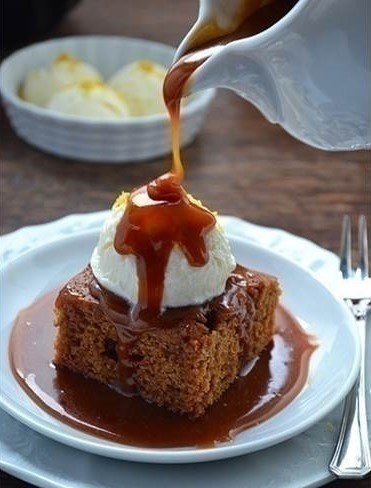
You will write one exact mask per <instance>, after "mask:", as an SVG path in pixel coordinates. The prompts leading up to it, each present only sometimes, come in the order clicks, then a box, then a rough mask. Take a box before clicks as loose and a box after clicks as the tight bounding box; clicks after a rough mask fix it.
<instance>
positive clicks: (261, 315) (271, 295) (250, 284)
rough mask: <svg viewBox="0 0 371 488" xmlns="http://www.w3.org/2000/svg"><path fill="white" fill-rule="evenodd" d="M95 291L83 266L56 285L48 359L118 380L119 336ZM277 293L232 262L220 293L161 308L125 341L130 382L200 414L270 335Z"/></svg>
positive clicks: (153, 397)
mask: <svg viewBox="0 0 371 488" xmlns="http://www.w3.org/2000/svg"><path fill="white" fill-rule="evenodd" d="M97 289H99V286H98V285H97V283H96V282H95V279H94V276H93V274H92V271H91V268H90V267H87V268H86V269H85V270H84V271H82V272H81V273H80V274H78V275H77V276H75V277H74V278H72V279H71V280H70V281H69V282H68V283H67V285H66V286H65V287H64V288H63V289H62V290H61V292H60V294H59V297H58V299H57V301H56V303H55V325H56V326H57V327H58V334H57V339H56V343H55V358H54V362H55V364H56V365H57V366H62V367H67V368H70V369H72V370H73V371H76V372H78V373H81V374H83V375H85V376H87V377H89V378H93V379H95V380H98V381H100V382H103V383H106V384H109V385H114V386H120V382H121V374H122V365H120V360H119V357H120V344H121V340H122V339H121V338H120V337H121V335H122V334H120V328H119V327H118V326H117V324H116V325H115V324H114V321H112V317H108V316H107V314H106V311H105V307H103V306H102V302H101V300H100V299H99V296H98V295H97V293H96V292H94V290H97ZM279 294H280V290H279V285H278V282H277V280H276V279H275V278H273V277H271V276H269V275H266V274H263V273H259V272H256V271H251V270H247V269H245V268H243V267H241V266H237V268H236V270H235V271H234V273H232V275H231V276H230V278H229V279H228V281H227V284H226V289H225V292H224V294H222V295H221V296H219V297H216V298H214V299H212V300H210V301H208V302H206V303H204V304H202V305H200V306H189V307H182V308H179V309H168V310H166V311H165V312H164V313H163V314H162V316H161V317H160V319H159V322H158V324H157V325H158V326H157V327H155V328H148V329H144V330H142V331H141V332H140V333H135V334H134V339H133V338H132V339H131V340H130V341H129V342H127V343H126V344H125V348H126V352H125V363H126V366H125V367H126V369H127V368H129V369H130V371H131V374H130V381H132V383H133V385H132V386H133V387H134V388H135V390H136V391H137V392H138V393H139V394H140V395H141V396H142V397H143V398H145V399H146V400H148V401H150V402H155V403H156V404H158V405H160V406H165V407H167V408H169V409H171V410H173V411H176V412H181V413H186V414H188V415H190V416H194V417H197V416H200V415H202V414H203V413H204V412H205V410H206V409H207V407H209V406H210V405H211V404H212V403H214V402H215V401H216V400H217V399H218V398H219V397H220V395H221V394H222V393H223V392H224V391H225V390H226V389H227V388H228V387H229V386H230V385H231V384H232V383H233V381H234V380H235V378H236V376H237V375H238V373H239V371H240V369H241V367H243V366H244V365H245V363H246V362H247V361H248V360H250V359H252V358H253V357H254V356H256V355H259V353H260V352H261V351H262V350H263V349H264V348H265V347H266V346H267V345H268V343H269V342H270V341H271V339H272V335H273V326H274V310H275V307H276V305H277V302H278V297H279ZM117 300H119V301H120V302H121V303H122V305H123V307H124V308H125V306H126V307H128V304H126V305H125V301H124V300H122V299H118V298H117ZM121 346H122V344H121Z"/></svg>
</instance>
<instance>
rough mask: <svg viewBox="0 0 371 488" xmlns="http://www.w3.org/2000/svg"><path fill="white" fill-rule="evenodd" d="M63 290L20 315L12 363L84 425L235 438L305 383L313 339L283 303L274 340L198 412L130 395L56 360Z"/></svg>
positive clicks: (22, 380)
mask: <svg viewBox="0 0 371 488" xmlns="http://www.w3.org/2000/svg"><path fill="white" fill-rule="evenodd" d="M57 294H58V290H55V291H53V292H50V293H48V294H47V295H44V296H43V297H41V298H40V299H38V300H37V301H36V302H34V303H33V304H32V305H31V306H30V307H28V308H26V309H25V310H23V311H22V312H20V314H19V315H18V318H17V320H16V323H15V325H14V328H13V331H12V336H11V340H10V349H9V351H10V363H11V367H12V370H13V373H14V376H15V378H16V380H17V381H18V383H19V384H20V386H21V387H22V388H23V389H24V390H25V391H26V393H27V394H28V395H29V396H30V397H31V398H32V399H33V400H34V401H35V403H36V404H37V405H38V406H39V407H40V408H42V409H43V410H45V411H46V412H48V413H49V414H51V415H52V416H54V417H55V418H57V419H58V420H59V421H61V422H63V423H66V424H68V425H70V426H72V427H74V428H77V429H79V430H81V431H83V432H86V433H89V434H92V435H95V436H97V437H101V438H104V439H109V440H112V441H115V442H118V443H122V444H126V445H135V446H147V447H192V446H198V447H207V446H211V445H214V444H215V443H221V442H226V441H230V440H231V439H233V438H234V437H235V436H236V435H237V434H238V433H240V432H241V431H243V430H245V429H247V428H249V427H251V426H254V425H257V424H259V423H261V422H263V421H265V420H267V419H268V418H271V417H272V416H273V415H275V414H276V413H278V412H279V411H281V410H282V409H283V408H284V407H285V406H286V405H287V404H288V403H290V402H291V401H292V400H293V399H294V398H295V397H296V396H297V395H298V394H299V393H300V391H301V390H302V388H303V386H304V384H305V382H306V379H307V375H308V367H309V359H310V356H311V354H312V352H313V350H314V349H315V346H314V344H313V340H312V339H311V338H310V337H309V336H308V335H307V334H306V333H305V332H304V330H303V329H302V328H301V326H300V324H299V323H298V321H297V320H296V319H295V318H294V317H293V316H292V315H291V314H290V313H289V312H288V311H286V310H285V309H284V308H283V307H282V306H279V307H278V309H277V311H276V319H275V323H276V325H275V334H274V337H273V341H272V343H271V345H270V346H269V347H268V348H266V350H264V351H263V353H262V354H261V355H260V357H259V358H257V359H256V360H255V361H254V363H253V364H252V365H251V371H250V372H249V373H248V374H246V375H245V376H240V377H239V378H238V379H237V380H236V381H235V383H234V384H233V385H232V386H231V387H230V388H229V389H228V390H227V391H226V392H225V393H224V394H223V395H222V396H221V398H220V399H219V400H218V401H217V402H216V403H215V404H214V405H213V406H211V407H210V408H209V409H208V411H207V412H206V414H205V415H204V416H203V417H201V418H198V419H196V420H191V419H189V418H188V417H186V416H181V415H177V414H174V413H171V412H169V411H168V410H166V409H164V408H160V407H157V406H155V405H153V404H150V403H148V402H145V401H144V400H142V399H141V398H140V397H139V396H134V397H127V396H124V395H122V394H120V393H118V392H117V391H116V390H115V389H113V388H109V387H108V386H106V385H104V384H101V383H98V382H96V381H93V380H89V379H87V378H85V377H84V376H82V375H79V374H76V373H73V372H72V371H69V370H67V369H59V368H56V367H55V366H54V365H53V363H52V358H53V343H54V338H55V334H56V328H55V327H53V304H54V301H55V299H56V296H57Z"/></svg>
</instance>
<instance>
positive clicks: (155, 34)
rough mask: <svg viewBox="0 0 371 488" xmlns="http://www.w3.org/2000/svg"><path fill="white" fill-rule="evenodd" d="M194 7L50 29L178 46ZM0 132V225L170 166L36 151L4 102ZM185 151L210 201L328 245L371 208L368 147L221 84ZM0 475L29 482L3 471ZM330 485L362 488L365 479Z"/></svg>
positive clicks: (83, 15)
mask: <svg viewBox="0 0 371 488" xmlns="http://www.w3.org/2000/svg"><path fill="white" fill-rule="evenodd" d="M196 13H197V1H196V0H179V1H177V2H176V8H174V3H173V2H172V1H171V0H158V1H156V2H151V1H150V0H136V1H135V2H123V1H121V0H110V1H108V2H102V1H99V0H85V1H82V2H81V3H80V4H79V5H78V6H77V8H75V10H73V11H72V12H71V13H70V14H69V15H68V16H67V17H66V18H65V19H64V20H63V22H62V23H61V24H60V25H59V26H58V27H57V28H56V30H55V31H54V32H52V33H50V35H49V36H48V37H57V36H64V35H74V34H116V35H125V36H135V37H145V38H148V39H153V40H156V41H161V42H166V43H169V44H173V45H177V44H178V43H179V41H180V40H181V38H182V36H183V35H184V34H185V33H186V31H187V29H188V27H189V26H190V25H191V23H192V21H193V20H194V18H195V16H196ZM7 52H11V51H10V50H9V49H8V50H7ZM0 134H1V141H2V142H1V146H2V147H1V180H0V181H1V233H6V232H10V231H12V230H15V229H17V228H19V227H22V226H24V225H30V224H37V223H42V222H47V221H50V220H52V219H56V218H59V217H62V216H63V215H68V214H70V213H75V212H91V211H96V210H101V209H105V208H107V207H108V206H109V205H110V204H111V202H112V201H113V200H114V198H115V196H116V195H117V193H118V192H119V191H120V190H121V189H122V188H126V189H130V188H132V187H133V186H138V185H141V184H143V183H145V182H146V181H148V180H149V179H151V178H153V177H155V176H158V175H159V174H161V173H162V172H164V171H165V170H167V169H168V168H169V159H168V158H161V159H158V160H155V161H151V162H146V163H140V164H125V165H118V166H117V165H112V164H101V165H96V164H94V165H92V164H88V163H81V162H77V161H69V160H64V159H61V158H57V157H53V156H50V155H47V154H44V153H42V152H40V151H38V150H37V149H34V148H32V147H30V146H28V145H27V144H26V143H24V142H22V141H21V140H20V139H18V138H17V137H16V135H15V134H14V132H13V131H12V130H11V128H10V126H9V124H8V122H7V119H6V116H5V115H4V113H3V111H1V112H0ZM183 159H184V162H185V163H186V180H185V184H186V186H187V188H188V190H189V191H190V192H192V193H193V194H194V195H196V196H197V197H199V198H201V199H202V200H203V201H204V203H205V204H206V205H208V206H209V207H211V208H213V209H217V210H218V211H219V213H222V214H230V215H236V216H239V217H242V218H244V219H247V220H249V221H251V222H254V223H257V224H261V225H267V226H274V227H280V228H282V229H285V230H287V231H289V232H293V233H295V234H297V235H301V236H303V237H306V238H308V239H311V240H313V241H315V242H317V243H318V244H320V245H321V246H323V247H325V248H327V249H330V250H332V251H335V252H336V251H337V250H338V242H339V232H340V226H341V218H342V215H343V214H344V213H348V214H350V215H351V216H353V217H355V216H357V215H358V214H360V213H364V214H366V215H367V216H368V218H369V219H370V217H371V198H370V188H371V164H370V161H371V160H370V154H367V153H366V152H364V151H363V152H343V153H326V152H323V151H320V150H317V149H313V148H311V147H308V146H305V145H304V144H302V143H300V142H298V141H296V140H295V139H293V138H292V137H291V136H289V135H288V134H286V133H285V132H284V131H283V130H282V129H281V128H280V127H278V126H274V125H271V124H269V123H268V122H267V121H266V120H265V119H264V118H263V117H262V116H261V115H260V113H258V112H257V111H256V110H255V109H254V108H253V107H252V106H250V105H249V104H248V103H246V102H244V101H243V100H241V99H239V98H238V97H237V96H235V95H233V94H232V93H227V92H225V91H224V92H223V91H220V93H219V95H218V97H217V99H216V100H215V101H214V103H213V105H212V107H211V109H210V112H209V118H208V121H207V123H206V125H205V126H204V128H203V130H202V132H201V134H200V135H199V137H198V138H197V140H196V141H195V142H194V143H193V145H192V146H190V147H189V148H187V149H186V150H185V151H184V152H183ZM368 481H369V480H368ZM0 483H1V486H3V487H14V488H24V487H26V486H29V485H27V484H25V483H23V482H21V481H19V480H16V479H15V478H12V477H9V476H8V475H5V474H4V473H2V474H1V475H0ZM328 486H329V487H331V488H361V487H362V488H366V486H369V483H368V482H367V481H341V482H340V481H338V482H335V483H333V484H331V485H328Z"/></svg>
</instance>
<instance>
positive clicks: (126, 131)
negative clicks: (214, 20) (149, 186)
mask: <svg viewBox="0 0 371 488" xmlns="http://www.w3.org/2000/svg"><path fill="white" fill-rule="evenodd" d="M63 53H67V54H70V55H72V56H75V57H76V58H78V59H80V60H81V61H83V62H84V63H86V64H87V65H89V66H90V67H94V68H95V69H96V70H97V71H98V72H99V73H100V74H101V76H102V79H103V80H105V81H106V83H105V85H104V88H102V87H100V86H99V83H101V80H99V77H98V78H97V79H93V80H92V79H89V80H87V84H85V81H84V84H85V85H84V87H81V86H79V88H76V86H74V85H73V84H68V86H65V87H63V88H62V91H59V92H58V94H57V95H56V96H57V99H56V100H55V99H53V102H51V101H49V103H51V104H52V107H51V108H50V107H45V106H42V107H41V106H38V105H37V104H35V103H30V101H27V100H25V97H24V95H25V93H24V88H25V84H24V82H25V79H26V77H27V75H28V74H29V73H30V72H34V71H35V70H36V71H37V70H38V71H37V73H38V74H40V71H43V69H44V68H47V67H48V66H51V65H52V63H53V62H54V61H55V59H56V58H57V57H58V56H60V55H61V54H63ZM174 53H175V49H174V48H173V47H171V46H167V45H164V44H159V43H155V42H151V41H147V40H143V39H131V38H124V37H113V36H79V37H68V38H62V39H55V40H50V41H46V42H42V43H38V44H34V45H32V46H29V47H26V48H24V49H22V50H20V51H18V52H16V53H14V54H13V55H11V56H10V57H9V58H7V59H6V60H5V61H4V62H3V64H2V65H1V68H0V79H1V83H0V92H1V96H2V99H3V103H4V106H5V109H6V112H7V114H8V117H9V119H10V123H11V125H12V126H13V128H14V130H15V131H16V133H17V134H18V135H19V137H21V138H22V139H24V140H25V141H26V142H28V143H30V144H32V145H34V146H36V147H38V148H40V149H42V150H44V151H46V152H49V153H52V154H55V155H58V156H63V157H66V158H72V159H80V160H85V161H89V162H117V163H122V162H130V161H140V160H146V159H151V158H155V157H158V156H162V155H164V154H166V153H168V152H169V151H170V128H169V127H170V123H169V118H168V115H167V113H166V112H165V110H164V111H162V112H160V113H150V114H148V115H140V116H139V115H135V116H130V117H125V111H126V108H127V104H126V108H125V107H123V106H120V107H119V109H120V110H119V112H120V113H119V114H118V115H119V116H117V117H116V116H112V117H106V116H105V114H106V113H107V112H109V113H110V115H111V114H112V113H113V115H115V113H116V112H117V110H116V109H117V106H116V105H117V104H116V103H114V104H113V105H114V106H113V107H112V103H111V102H112V101H113V102H115V100H114V95H113V94H112V91H113V90H116V83H118V84H119V85H120V79H119V80H117V79H116V80H115V79H114V78H112V77H113V75H115V74H116V73H118V72H120V70H121V69H122V67H123V66H125V65H129V64H131V63H135V62H136V61H138V60H143V59H144V60H149V61H150V62H153V63H157V64H160V65H163V66H164V67H165V68H167V67H169V66H170V64H171V62H172V60H173V57H174ZM80 68H81V67H80ZM61 71H62V73H61ZM134 71H135V70H134ZM87 72H88V74H89V76H90V75H91V70H88V69H87V68H86V67H84V69H82V68H81V69H80V70H79V76H85V75H86V73H87ZM43 73H44V75H45V70H44V71H43ZM118 74H119V73H118ZM130 76H132V73H129V74H127V78H129V81H130ZM65 77H66V70H65V69H62V70H60V72H59V77H58V76H57V78H58V80H59V81H60V80H61V79H62V80H65ZM95 78H96V76H95ZM48 80H49V78H48ZM42 81H43V82H45V76H42ZM49 81H50V80H49ZM49 81H47V82H46V84H44V85H42V83H40V79H36V80H34V83H33V84H32V83H31V88H32V90H33V91H32V90H31V92H32V94H34V93H35V90H36V92H37V96H39V95H40V90H39V87H40V86H41V85H42V86H43V87H44V88H43V90H41V95H43V94H44V93H45V92H46V91H47V90H49V89H50V83H49ZM110 81H112V83H110ZM48 83H49V84H48ZM87 85H89V86H87ZM129 85H130V83H129ZM21 88H23V90H21ZM28 88H30V86H29V87H28ZM88 88H89V90H88ZM142 88H143V87H142ZM123 89H125V90H127V86H126V87H123ZM20 90H21V91H20ZM129 91H130V86H129ZM131 92H132V88H131ZM115 93H116V92H115ZM214 93H215V90H206V91H204V92H202V93H199V94H197V95H195V96H194V97H191V98H190V99H189V101H188V103H186V104H185V105H184V109H183V110H182V131H181V136H182V138H181V141H182V145H186V144H188V143H190V142H191V141H192V140H193V139H194V138H195V136H196V135H197V134H198V132H199V130H200V128H201V124H202V122H203V120H204V117H205V114H206V109H207V107H208V105H209V103H210V101H211V99H212V98H213V96H214ZM119 96H121V95H119ZM36 100H38V99H37V97H36ZM76 100H77V105H78V107H79V110H80V109H81V108H82V109H83V110H84V111H87V112H88V114H89V115H86V114H85V115H81V113H79V114H77V115H76V113H75V114H71V111H73V110H72V109H71V105H72V103H73V105H74V107H75V106H76V104H75V101H76ZM107 102H108V103H107ZM124 103H125V102H124ZM53 107H54V108H57V109H58V110H56V109H55V110H52V108H53ZM102 107H103V108H102ZM110 108H113V111H112V110H110ZM68 112H69V113H68ZM91 114H93V115H95V114H96V115H98V116H91ZM102 114H103V116H102Z"/></svg>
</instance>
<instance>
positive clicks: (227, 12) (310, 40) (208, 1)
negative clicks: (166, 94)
mask: <svg viewBox="0 0 371 488" xmlns="http://www.w3.org/2000/svg"><path fill="white" fill-rule="evenodd" d="M239 5H240V1H239V0H200V9H199V17H198V20H197V21H196V23H195V25H194V26H193V27H192V29H191V30H190V32H189V33H188V34H187V36H186V37H185V39H184V40H183V42H182V43H181V45H180V46H179V48H178V50H177V53H176V59H179V57H180V56H181V55H182V54H183V53H184V52H185V51H187V50H189V49H190V48H191V47H192V39H193V38H194V35H195V33H196V32H197V31H198V30H199V29H200V28H201V26H202V25H204V23H205V21H208V20H213V21H214V22H216V23H217V24H218V25H221V24H223V23H224V24H228V21H229V20H230V19H231V18H232V17H233V15H234V14H235V13H236V8H237V7H238V6H239ZM370 11H371V0H299V1H298V2H297V4H296V5H295V6H294V7H293V8H292V10H290V11H289V12H288V13H287V14H286V15H285V16H284V17H283V18H282V19H281V20H279V21H278V22H277V23H276V24H275V25H273V26H272V27H270V28H268V29H267V30H265V31H263V32H262V33H260V34H257V35H254V36H251V37H248V38H245V39H241V40H238V41H233V42H230V43H229V44H226V45H225V46H221V47H218V48H217V49H215V52H214V53H213V54H212V55H211V57H210V58H209V59H208V60H207V61H206V62H205V63H204V64H202V65H201V66H200V67H199V68H198V69H197V70H196V71H195V72H194V73H193V75H192V78H191V80H190V83H189V84H188V86H189V93H192V92H196V91H199V90H202V89H205V88H211V87H225V88H230V89H232V90H234V91H235V92H237V93H238V94H239V95H241V96H242V97H244V98H245V99H247V100H249V101H250V102H251V103H252V104H254V105H255V106H256V107H257V108H258V109H259V110H260V111H261V112H262V113H263V114H264V115H265V117H266V118H267V119H268V120H269V121H271V122H274V123H278V124H280V125H281V126H282V127H284V129H285V130H286V131H287V132H289V133H290V134H292V135H293V136H294V137H296V138H298V139H300V140H301V141H303V142H305V143H307V144H310V145H312V146H315V147H318V148H321V149H326V150H356V149H364V148H369V147H371V120H370V119H371V116H370V113H371V77H370V59H368V58H367V42H366V41H367V39H366V37H367V30H368V29H369V25H370V20H371V19H370Z"/></svg>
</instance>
